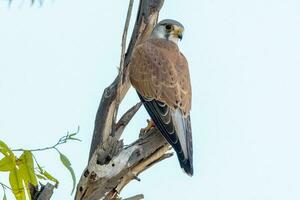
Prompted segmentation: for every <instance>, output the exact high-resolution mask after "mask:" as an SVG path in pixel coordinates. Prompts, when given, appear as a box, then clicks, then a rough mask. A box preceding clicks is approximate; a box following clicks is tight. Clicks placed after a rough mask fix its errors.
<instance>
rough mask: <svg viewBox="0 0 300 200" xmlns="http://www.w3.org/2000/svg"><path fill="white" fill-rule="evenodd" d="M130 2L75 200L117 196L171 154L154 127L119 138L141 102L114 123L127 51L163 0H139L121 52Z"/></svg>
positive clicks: (142, 35) (125, 83) (153, 20)
mask: <svg viewBox="0 0 300 200" xmlns="http://www.w3.org/2000/svg"><path fill="white" fill-rule="evenodd" d="M132 2H133V1H132V0H130V3H129V9H128V12H127V18H126V23H125V28H124V32H123V39H122V51H121V61H120V71H119V74H118V76H117V77H116V78H115V80H114V81H113V83H112V84H111V85H110V86H108V87H107V88H106V89H105V90H104V92H103V95H102V98H101V102H100V105H99V108H98V111H97V114H96V119H95V126H94V133H93V138H92V143H91V147H90V154H89V163H88V165H87V167H86V168H85V170H84V171H83V174H82V176H81V179H80V181H79V183H78V185H77V191H76V196H75V199H76V200H99V199H103V200H106V199H107V200H108V199H118V194H119V193H120V192H121V190H122V189H123V188H124V186H125V185H126V184H128V183H129V182H130V181H131V180H134V179H135V180H139V178H137V176H138V175H139V174H140V173H141V172H143V171H144V170H146V169H148V168H149V167H150V166H152V165H154V164H155V163H157V162H159V161H161V160H163V159H166V158H168V157H170V156H172V154H171V153H168V151H169V150H170V146H169V144H168V143H167V142H166V141H165V139H164V138H163V137H162V136H161V134H160V133H159V131H158V130H157V129H156V128H152V129H150V130H149V131H148V132H147V133H142V134H140V136H139V138H138V139H137V140H136V141H135V142H133V143H132V144H130V145H128V146H126V147H125V146H124V145H123V142H122V140H119V139H120V136H121V134H122V132H123V130H124V129H125V127H126V125H127V124H128V123H129V121H130V120H131V118H132V117H133V116H134V114H135V113H136V112H137V110H138V109H139V107H140V106H141V103H138V104H137V105H135V106H133V107H132V108H131V109H130V110H129V111H127V112H126V113H125V114H124V115H123V117H121V119H120V120H119V122H115V121H116V115H117V111H118V107H119V104H120V103H121V101H122V99H123V98H124V96H125V95H126V93H127V91H128V89H129V87H130V83H129V78H128V70H127V68H128V64H129V62H130V58H131V54H132V52H133V49H134V46H136V45H137V44H138V43H140V42H142V41H143V40H145V39H147V38H148V36H149V34H150V33H151V31H152V29H153V27H154V26H155V24H156V22H157V19H158V14H159V11H160V9H161V7H162V5H163V2H164V1H163V0H140V4H139V9H138V13H137V18H136V21H135V25H134V30H133V33H132V36H131V40H130V43H129V46H128V49H127V52H126V54H124V52H125V51H124V48H125V46H124V45H125V44H126V43H125V42H124V41H126V34H127V28H128V24H129V19H130V14H131V9H132ZM137 135H138V134H137Z"/></svg>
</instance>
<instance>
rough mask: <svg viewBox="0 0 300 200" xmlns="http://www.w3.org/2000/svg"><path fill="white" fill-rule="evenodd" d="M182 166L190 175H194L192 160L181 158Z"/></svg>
mask: <svg viewBox="0 0 300 200" xmlns="http://www.w3.org/2000/svg"><path fill="white" fill-rule="evenodd" d="M179 163H180V166H181V168H182V169H183V171H184V172H185V173H186V174H187V175H189V176H193V175H194V168H193V163H192V161H191V160H189V159H188V160H184V161H182V160H179Z"/></svg>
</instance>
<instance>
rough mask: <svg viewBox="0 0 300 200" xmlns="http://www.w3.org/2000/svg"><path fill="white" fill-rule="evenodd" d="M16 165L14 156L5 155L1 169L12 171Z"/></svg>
mask: <svg viewBox="0 0 300 200" xmlns="http://www.w3.org/2000/svg"><path fill="white" fill-rule="evenodd" d="M15 166H16V159H15V157H14V156H5V157H4V158H2V159H1V160H0V171H2V172H7V171H11V170H12V169H13V168H14V167H15Z"/></svg>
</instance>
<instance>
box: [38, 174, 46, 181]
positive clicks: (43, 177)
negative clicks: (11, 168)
mask: <svg viewBox="0 0 300 200" xmlns="http://www.w3.org/2000/svg"><path fill="white" fill-rule="evenodd" d="M36 177H38V178H39V179H42V180H48V179H47V177H46V176H44V175H42V174H36Z"/></svg>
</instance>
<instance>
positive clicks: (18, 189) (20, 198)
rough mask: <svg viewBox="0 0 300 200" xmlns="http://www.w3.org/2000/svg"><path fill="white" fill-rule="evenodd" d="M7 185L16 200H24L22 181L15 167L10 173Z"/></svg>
mask: <svg viewBox="0 0 300 200" xmlns="http://www.w3.org/2000/svg"><path fill="white" fill-rule="evenodd" d="M9 183H10V186H11V188H12V192H13V194H14V195H15V198H16V200H26V195H25V190H24V186H23V179H22V176H21V174H20V171H19V170H18V168H17V167H15V168H14V169H13V170H11V171H10V173H9Z"/></svg>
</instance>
